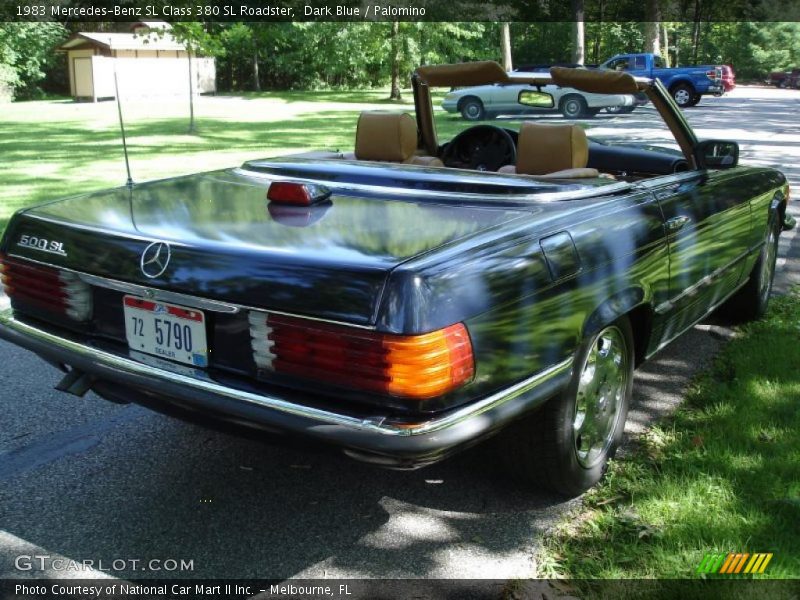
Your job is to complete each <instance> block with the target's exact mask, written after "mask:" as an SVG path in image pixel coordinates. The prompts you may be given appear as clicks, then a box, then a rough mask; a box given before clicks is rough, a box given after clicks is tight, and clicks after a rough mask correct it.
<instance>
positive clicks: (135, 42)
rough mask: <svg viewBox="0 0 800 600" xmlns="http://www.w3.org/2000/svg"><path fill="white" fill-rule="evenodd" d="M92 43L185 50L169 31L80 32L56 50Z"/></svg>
mask: <svg viewBox="0 0 800 600" xmlns="http://www.w3.org/2000/svg"><path fill="white" fill-rule="evenodd" d="M86 43H89V44H93V45H96V46H100V47H102V48H106V49H108V50H186V46H184V45H183V44H181V43H180V42H178V41H177V40H175V38H174V37H172V35H170V34H169V33H164V34H162V35H156V34H150V35H136V34H133V33H105V32H102V33H98V32H92V33H89V32H80V33H76V34H74V35H72V36H71V37H70V38H69V39H68V40H67V41H66V42H64V43H63V44H61V45H60V46H59V47H58V50H62V51H64V50H70V49H72V48H76V47H78V46H82V45H83V44H86Z"/></svg>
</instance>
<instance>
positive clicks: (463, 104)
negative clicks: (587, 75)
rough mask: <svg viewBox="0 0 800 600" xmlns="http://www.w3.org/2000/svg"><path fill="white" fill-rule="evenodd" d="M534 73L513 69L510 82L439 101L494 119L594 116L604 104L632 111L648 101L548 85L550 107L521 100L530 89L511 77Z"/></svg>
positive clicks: (474, 117) (468, 115)
mask: <svg viewBox="0 0 800 600" xmlns="http://www.w3.org/2000/svg"><path fill="white" fill-rule="evenodd" d="M533 73H537V72H529V73H523V72H518V71H514V72H512V73H510V74H509V76H510V80H511V81H512V83H508V84H496V85H481V86H474V87H467V88H462V89H458V90H454V91H452V92H450V93H449V94H447V95H446V96H445V97H444V100H443V101H442V108H443V109H444V110H446V111H447V112H449V113H456V112H457V113H461V116H462V117H463V118H464V119H466V120H467V121H482V120H484V119H493V118H495V117H497V116H498V115H531V114H537V113H550V112H560V113H561V114H562V115H564V116H565V117H566V118H567V119H577V118H581V117H593V116H594V115H596V114H597V113H599V112H600V111H601V110H603V109H604V108H607V107H612V108H619V109H622V110H620V111H619V112H631V111H633V110H634V109H635V108H636V107H637V106H640V105H642V104H644V103H646V102H647V99H646V98H643V97H642V96H640V95H634V94H592V93H589V92H582V91H580V90H576V89H574V88H561V87H558V86H555V85H548V86H546V87H545V88H543V90H544V91H546V92H547V93H549V94H551V95H552V96H553V98H554V99H555V104H554V106H552V107H547V108H538V107H531V106H525V105H522V104H520V103H519V102H518V101H517V99H518V98H519V94H520V92H521V91H523V90H526V89H529V88H530V86H528V85H526V84H519V83H513V79H514V78H524V77H530V76H531V75H532V74H533Z"/></svg>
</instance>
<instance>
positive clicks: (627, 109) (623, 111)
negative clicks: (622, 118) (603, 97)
mask: <svg viewBox="0 0 800 600" xmlns="http://www.w3.org/2000/svg"><path fill="white" fill-rule="evenodd" d="M634 110H636V107H635V106H606V108H605V111H606V112H607V113H608V114H610V115H627V114H629V113H632V112H633V111H634Z"/></svg>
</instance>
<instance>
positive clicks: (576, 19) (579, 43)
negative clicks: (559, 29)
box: [572, 0, 586, 64]
mask: <svg viewBox="0 0 800 600" xmlns="http://www.w3.org/2000/svg"><path fill="white" fill-rule="evenodd" d="M572 17H573V19H572V62H576V63H579V64H583V63H584V61H585V60H586V50H585V41H584V32H583V19H584V0H572Z"/></svg>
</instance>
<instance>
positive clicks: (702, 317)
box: [645, 277, 749, 360]
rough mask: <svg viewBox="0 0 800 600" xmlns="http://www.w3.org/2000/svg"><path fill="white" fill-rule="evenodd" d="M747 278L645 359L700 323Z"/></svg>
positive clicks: (646, 357) (646, 358)
mask: <svg viewBox="0 0 800 600" xmlns="http://www.w3.org/2000/svg"><path fill="white" fill-rule="evenodd" d="M748 279H749V278H747V277H745V279H744V281H742V282H740V283H739V284H738V285H737V286H736V287H735V288H733V290H731V292H730V293H728V294H727V295H725V296H724V297H723V298H722V299H721V300H719V301H717V302H716V303H715V304H713V305H712V306H711V308H709V309H708V310H707V311H706V312H705V313H703V316H701V317H700V318H699V319H697V320H695V321H693V322H692V323H691V324H690V325H687V326H686V327H685V328H683V329H681V330H680V331H679V332H678V333H676V334H675V335H673V336H672V337H671V338H669V339H668V340H665V341H663V342H661V343H660V344H659V345H658V347H657V348H656V349H655V350H653V351H652V352H651V353H649V354H648V355H647V356H645V360H650V358H651V357H652V356H653V355H655V354H657V353H658V352H660V351H661V350H662V349H663V348H664V347H665V346H668V345H669V344H671V343H672V342H674V341H675V340H676V339H678V338H679V337H680V336H682V335H683V334H684V333H686V332H687V331H689V330H690V329H691V328H692V327H694V326H695V325H697V324H698V323H700V321H702V320H703V319H705V318H706V317H707V316H708V315H710V314H711V313H713V312H714V311H715V310H717V309H718V308H719V307H720V306H722V305H723V304H725V303H726V302H727V301H728V300H729V299H730V298H731V297H732V296H733V295H734V294H735V293H736V292H738V291H739V290H740V289H742V288H743V287H744V286H745V284H746V283H747V281H748Z"/></svg>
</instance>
